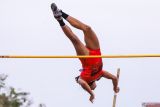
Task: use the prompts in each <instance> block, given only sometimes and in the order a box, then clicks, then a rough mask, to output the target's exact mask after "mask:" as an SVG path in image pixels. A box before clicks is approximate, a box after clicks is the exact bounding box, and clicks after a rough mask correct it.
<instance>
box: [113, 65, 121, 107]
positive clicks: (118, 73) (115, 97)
mask: <svg viewBox="0 0 160 107" xmlns="http://www.w3.org/2000/svg"><path fill="white" fill-rule="evenodd" d="M119 75H120V68H118V69H117V79H118V81H119ZM117 85H118V84H117ZM116 99H117V93H114V97H113V105H112V107H116Z"/></svg>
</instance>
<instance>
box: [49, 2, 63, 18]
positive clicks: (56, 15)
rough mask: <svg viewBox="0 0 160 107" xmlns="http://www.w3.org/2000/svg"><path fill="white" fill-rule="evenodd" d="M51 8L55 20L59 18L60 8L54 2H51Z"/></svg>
mask: <svg viewBox="0 0 160 107" xmlns="http://www.w3.org/2000/svg"><path fill="white" fill-rule="evenodd" d="M51 9H52V12H53V15H54V17H55V18H56V19H57V20H61V19H62V12H61V10H60V9H58V7H57V5H56V4H55V3H52V4H51Z"/></svg>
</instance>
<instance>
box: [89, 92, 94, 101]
mask: <svg viewBox="0 0 160 107" xmlns="http://www.w3.org/2000/svg"><path fill="white" fill-rule="evenodd" d="M94 99H95V96H94V95H93V94H92V95H91V96H90V98H89V100H90V101H91V103H93V102H94Z"/></svg>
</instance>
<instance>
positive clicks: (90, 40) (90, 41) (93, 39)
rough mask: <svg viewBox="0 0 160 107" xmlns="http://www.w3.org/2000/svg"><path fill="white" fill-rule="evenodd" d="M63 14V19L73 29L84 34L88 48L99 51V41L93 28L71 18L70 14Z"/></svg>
mask: <svg viewBox="0 0 160 107" xmlns="http://www.w3.org/2000/svg"><path fill="white" fill-rule="evenodd" d="M61 12H62V17H63V18H64V19H66V20H67V21H68V22H69V23H70V24H71V25H72V26H73V27H75V28H77V29H80V30H82V31H83V33H84V40H85V43H86V46H87V47H88V48H91V49H99V48H100V46H99V41H98V38H97V36H96V34H95V32H94V31H93V30H92V28H91V27H90V26H88V25H86V24H84V23H82V22H81V21H79V20H77V19H76V18H74V17H72V16H69V15H68V14H66V13H64V12H63V11H61Z"/></svg>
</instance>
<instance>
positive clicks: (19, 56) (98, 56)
mask: <svg viewBox="0 0 160 107" xmlns="http://www.w3.org/2000/svg"><path fill="white" fill-rule="evenodd" d="M146 57H160V54H128V55H127V54H126V55H101V56H100V55H94V56H93V55H92V56H89V55H86V56H72V55H64V56H63V55H61V56H60V55H59V56H45V55H43V56H40V55H39V56H38V55H13V56H12V55H2V56H0V58H146Z"/></svg>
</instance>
